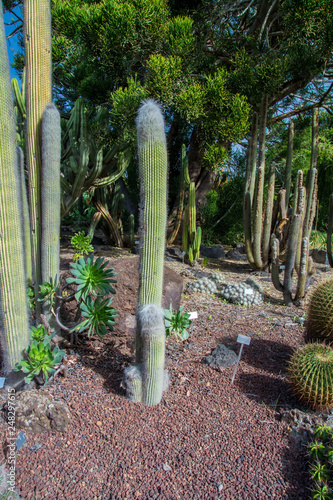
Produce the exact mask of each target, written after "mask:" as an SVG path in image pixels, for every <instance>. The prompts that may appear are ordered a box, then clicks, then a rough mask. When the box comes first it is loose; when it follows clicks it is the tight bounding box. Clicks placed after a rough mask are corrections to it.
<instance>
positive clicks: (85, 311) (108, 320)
mask: <svg viewBox="0 0 333 500" xmlns="http://www.w3.org/2000/svg"><path fill="white" fill-rule="evenodd" d="M111 303H112V298H109V299H104V300H103V299H102V297H97V299H96V300H92V299H91V297H90V296H88V297H86V299H85V300H84V302H83V303H82V304H81V314H82V316H83V317H84V318H86V319H85V320H84V321H82V322H81V323H80V324H79V325H77V326H76V327H75V328H74V330H77V331H79V332H83V330H86V329H87V328H88V337H89V338H90V337H91V336H92V335H94V334H96V335H98V336H99V337H103V336H104V335H105V334H106V333H107V328H109V329H110V330H111V332H112V331H113V325H115V324H116V322H115V320H114V318H115V317H116V316H118V312H119V311H116V310H115V309H114V308H113V307H111Z"/></svg>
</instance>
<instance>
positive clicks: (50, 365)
mask: <svg viewBox="0 0 333 500" xmlns="http://www.w3.org/2000/svg"><path fill="white" fill-rule="evenodd" d="M26 352H27V360H23V361H20V363H18V364H17V365H16V367H15V371H23V373H27V374H28V375H27V376H26V377H25V378H24V380H25V381H26V383H29V382H31V381H32V380H33V379H34V377H35V376H38V375H41V376H42V377H43V379H44V382H45V384H46V383H47V381H48V379H49V376H50V375H53V374H54V372H55V367H56V366H57V365H59V364H60V362H61V360H62V358H63V356H64V355H65V354H66V353H65V351H61V350H60V349H58V348H57V347H55V348H54V349H53V350H52V349H51V346H50V343H49V339H48V338H46V339H45V340H44V341H43V342H37V341H36V340H34V341H33V342H32V343H31V345H30V346H29V347H28V348H27V350H26Z"/></svg>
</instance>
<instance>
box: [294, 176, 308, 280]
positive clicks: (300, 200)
mask: <svg viewBox="0 0 333 500" xmlns="http://www.w3.org/2000/svg"><path fill="white" fill-rule="evenodd" d="M305 197H306V189H305V187H304V186H300V188H299V190H298V195H297V208H296V213H297V214H299V215H301V226H300V230H299V238H298V242H297V250H296V261H295V267H296V271H297V273H298V274H299V271H300V265H301V253H302V228H303V222H304V207H305V201H306V199H305Z"/></svg>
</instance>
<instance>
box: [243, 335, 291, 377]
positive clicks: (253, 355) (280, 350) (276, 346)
mask: <svg viewBox="0 0 333 500" xmlns="http://www.w3.org/2000/svg"><path fill="white" fill-rule="evenodd" d="M292 353H293V348H292V347H291V346H289V345H286V344H283V343H281V342H275V341H271V340H267V339H264V338H261V337H260V336H257V335H255V336H253V337H252V339H251V344H250V345H249V346H245V348H244V349H243V353H242V358H241V360H242V361H243V362H245V363H247V364H248V365H250V366H253V367H254V368H257V369H259V370H264V371H266V372H269V373H273V374H275V375H285V373H286V371H287V366H288V361H289V359H290V357H291V355H292Z"/></svg>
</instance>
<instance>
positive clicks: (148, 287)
mask: <svg viewBox="0 0 333 500" xmlns="http://www.w3.org/2000/svg"><path fill="white" fill-rule="evenodd" d="M137 136H138V156H139V171H140V183H141V198H140V274H139V276H140V279H139V295H138V305H137V335H136V368H134V369H131V370H129V371H128V370H127V372H126V373H125V379H126V384H127V395H128V397H131V398H132V399H133V400H134V401H138V400H141V399H142V401H143V402H144V403H145V404H147V405H148V406H151V405H156V404H158V403H159V402H160V400H161V398H162V392H163V385H164V380H165V372H164V356H165V328H164V323H163V311H162V309H161V305H162V288H163V269H164V251H165V236H166V222H167V151H166V138H165V132H164V120H163V116H162V113H161V110H160V108H159V106H158V105H157V104H156V103H155V102H154V101H153V100H148V101H146V102H144V103H143V105H142V106H141V108H140V109H139V113H138V116H137ZM128 375H130V376H128Z"/></svg>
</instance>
